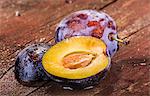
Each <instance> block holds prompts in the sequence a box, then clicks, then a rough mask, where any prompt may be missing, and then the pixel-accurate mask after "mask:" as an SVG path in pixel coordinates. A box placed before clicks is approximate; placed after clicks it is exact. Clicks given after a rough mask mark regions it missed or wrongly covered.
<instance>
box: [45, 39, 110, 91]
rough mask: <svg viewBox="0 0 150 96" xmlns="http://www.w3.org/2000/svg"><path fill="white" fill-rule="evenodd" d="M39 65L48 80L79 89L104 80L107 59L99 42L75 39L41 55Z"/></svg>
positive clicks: (108, 58) (96, 40)
mask: <svg viewBox="0 0 150 96" xmlns="http://www.w3.org/2000/svg"><path fill="white" fill-rule="evenodd" d="M42 64H43V67H44V69H45V71H46V73H47V74H48V76H49V77H50V78H51V79H52V80H54V81H56V82H59V83H61V84H62V85H64V86H67V87H71V88H73V89H82V88H87V87H90V86H93V85H95V84H98V82H99V81H100V80H101V79H103V78H104V77H105V75H106V73H107V71H108V70H109V66H110V57H109V56H108V55H107V53H106V45H105V43H104V42H103V41H102V40H101V39H97V38H94V37H91V36H77V37H71V38H68V39H65V40H63V41H61V42H59V43H57V44H56V45H54V46H52V47H51V48H50V49H49V50H48V51H47V52H46V53H45V54H44V56H43V59H42Z"/></svg>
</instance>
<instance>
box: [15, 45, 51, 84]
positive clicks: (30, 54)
mask: <svg viewBox="0 0 150 96" xmlns="http://www.w3.org/2000/svg"><path fill="white" fill-rule="evenodd" d="M49 48H50V46H49V45H46V44H43V43H42V44H33V45H30V46H28V47H26V48H25V49H23V50H22V51H21V52H20V53H19V54H18V56H17V59H16V62H15V71H14V72H15V77H16V79H17V80H18V81H19V82H20V83H21V84H23V85H26V86H38V85H40V83H41V82H42V81H45V80H49V77H48V76H47V75H46V73H45V72H44V69H43V66H42V57H43V54H44V53H45V52H46V51H47V50H48V49H49Z"/></svg>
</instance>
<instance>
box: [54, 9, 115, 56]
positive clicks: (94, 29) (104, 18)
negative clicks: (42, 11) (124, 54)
mask: <svg viewBox="0 0 150 96" xmlns="http://www.w3.org/2000/svg"><path fill="white" fill-rule="evenodd" d="M110 33H113V34H114V37H117V31H116V24H115V21H114V20H113V19H112V18H111V17H110V16H109V15H107V14H106V13H104V12H97V11H95V10H81V11H77V12H74V13H72V14H70V15H68V16H67V17H65V18H64V19H63V20H61V22H60V23H59V25H58V26H57V28H56V39H55V40H56V42H60V41H62V40H64V39H66V38H70V37H73V36H93V37H96V38H99V39H102V40H103V41H104V42H105V43H106V45H107V50H108V53H107V54H109V55H110V56H111V57H112V56H113V55H114V54H115V53H116V51H117V49H118V42H117V41H115V40H109V38H108V37H109V34H110Z"/></svg>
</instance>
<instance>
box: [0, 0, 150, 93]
mask: <svg viewBox="0 0 150 96" xmlns="http://www.w3.org/2000/svg"><path fill="white" fill-rule="evenodd" d="M0 5H1V6H0V44H1V47H0V60H1V61H0V78H1V79H0V95H1V96H3V95H8V96H12V95H14V96H24V95H29V96H30V95H31V96H49V95H50V96H57V95H59V96H108V95H110V96H148V95H149V87H150V79H149V64H150V1H149V0H143V1H142V2H140V1H139V0H118V1H117V0H101V1H99V0H94V1H92V2H91V0H75V1H73V2H72V3H71V4H67V3H65V1H64V0H56V1H53V0H41V1H40V0H37V1H35V0H27V1H23V0H19V1H17V0H16V2H15V1H14V2H12V1H11V0H5V1H0ZM87 8H88V9H96V10H98V11H100V10H102V11H105V12H106V13H108V14H110V15H111V16H112V17H113V18H114V19H115V21H116V22H117V25H118V33H119V37H121V38H125V39H127V40H130V44H129V45H127V46H125V45H121V47H120V49H119V51H118V52H117V54H116V55H115V56H114V57H113V58H112V69H111V72H110V74H109V75H108V76H107V78H106V79H105V80H104V81H102V82H101V84H99V85H97V86H96V87H95V88H94V89H91V90H86V91H85V90H81V91H68V90H63V89H62V88H61V87H60V86H59V85H58V84H56V83H53V82H49V83H43V85H41V86H40V87H34V88H33V87H25V86H22V85H20V84H19V83H18V82H17V81H16V80H15V78H14V73H13V70H14V69H13V66H14V60H15V56H16V54H17V53H18V52H19V51H20V50H21V49H22V48H24V47H25V46H27V45H28V44H32V43H36V42H49V41H50V39H51V38H53V36H54V30H55V27H56V25H57V23H58V22H59V21H60V20H61V19H62V18H63V17H64V16H65V15H67V14H69V13H71V12H74V11H76V10H81V9H87ZM62 9H66V10H63V12H62ZM16 10H19V11H20V12H21V16H19V17H16V16H15V11H16ZM1 13H2V14H1ZM37 18H38V19H37Z"/></svg>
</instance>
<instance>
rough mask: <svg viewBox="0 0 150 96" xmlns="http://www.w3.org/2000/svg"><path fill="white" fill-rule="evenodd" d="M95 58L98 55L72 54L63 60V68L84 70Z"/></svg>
mask: <svg viewBox="0 0 150 96" xmlns="http://www.w3.org/2000/svg"><path fill="white" fill-rule="evenodd" d="M94 58H96V55H94V54H91V53H84V52H77V53H71V54H69V55H66V56H65V57H64V58H63V66H64V67H65V68H69V69H77V68H83V67H86V66H88V65H90V63H91V62H92V61H93V60H94Z"/></svg>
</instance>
